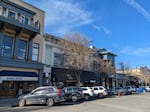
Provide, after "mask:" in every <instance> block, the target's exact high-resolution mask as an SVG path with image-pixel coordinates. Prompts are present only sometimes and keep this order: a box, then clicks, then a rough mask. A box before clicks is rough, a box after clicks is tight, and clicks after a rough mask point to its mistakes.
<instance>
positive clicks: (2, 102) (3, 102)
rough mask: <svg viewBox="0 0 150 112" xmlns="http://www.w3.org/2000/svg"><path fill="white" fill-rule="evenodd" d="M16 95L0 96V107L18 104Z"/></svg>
mask: <svg viewBox="0 0 150 112" xmlns="http://www.w3.org/2000/svg"><path fill="white" fill-rule="evenodd" d="M17 98H18V97H14V98H0V108H1V107H13V106H17V105H18V99H17Z"/></svg>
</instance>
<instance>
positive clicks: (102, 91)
mask: <svg viewBox="0 0 150 112" xmlns="http://www.w3.org/2000/svg"><path fill="white" fill-rule="evenodd" d="M91 88H92V90H93V91H94V94H96V95H97V96H99V97H104V96H106V95H108V92H107V90H106V89H105V88H104V87H103V86H94V87H91Z"/></svg>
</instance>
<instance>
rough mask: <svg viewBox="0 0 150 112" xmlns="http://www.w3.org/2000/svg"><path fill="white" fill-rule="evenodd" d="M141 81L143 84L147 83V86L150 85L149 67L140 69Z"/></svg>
mask: <svg viewBox="0 0 150 112" xmlns="http://www.w3.org/2000/svg"><path fill="white" fill-rule="evenodd" d="M140 73H141V75H140V79H141V80H142V82H143V83H145V85H149V84H150V70H149V69H148V67H146V66H145V67H140Z"/></svg>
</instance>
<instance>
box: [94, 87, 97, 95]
mask: <svg viewBox="0 0 150 112" xmlns="http://www.w3.org/2000/svg"><path fill="white" fill-rule="evenodd" d="M93 90H94V94H96V95H98V88H97V87H93Z"/></svg>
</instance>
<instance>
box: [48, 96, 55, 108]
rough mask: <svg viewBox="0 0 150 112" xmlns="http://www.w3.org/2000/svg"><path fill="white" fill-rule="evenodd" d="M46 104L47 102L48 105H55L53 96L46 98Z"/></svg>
mask: <svg viewBox="0 0 150 112" xmlns="http://www.w3.org/2000/svg"><path fill="white" fill-rule="evenodd" d="M46 104H47V106H49V107H51V106H53V105H54V100H53V99H52V98H48V99H47V100H46Z"/></svg>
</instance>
